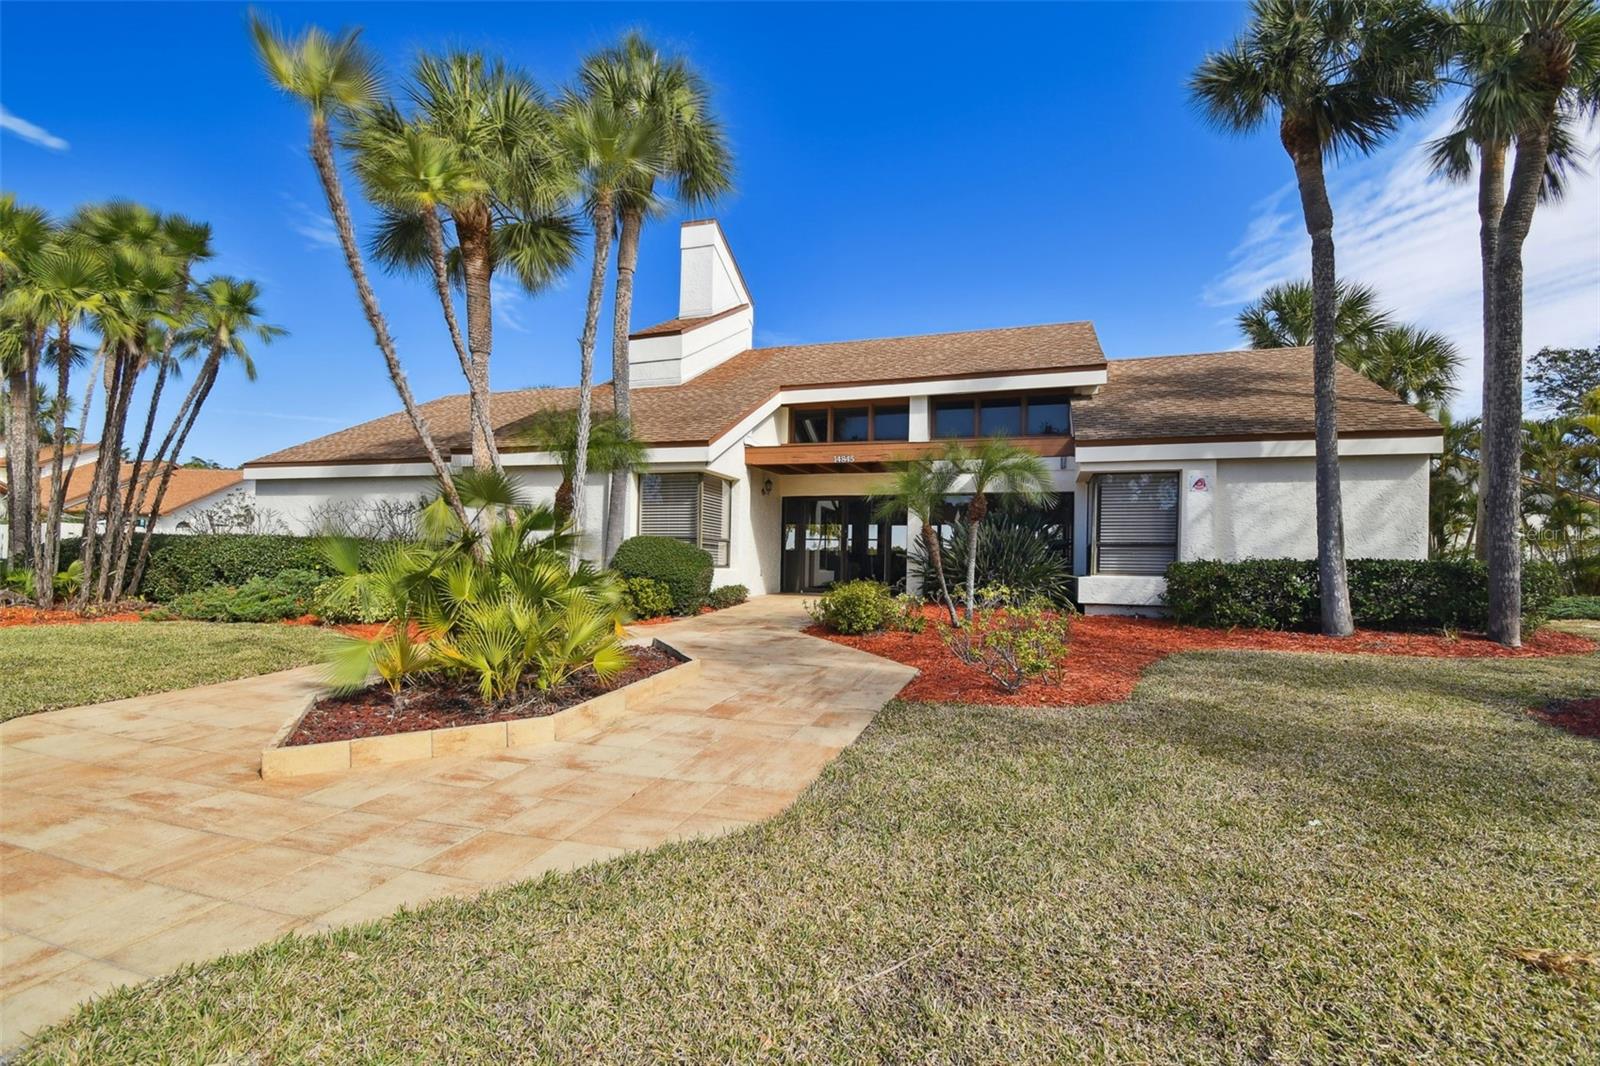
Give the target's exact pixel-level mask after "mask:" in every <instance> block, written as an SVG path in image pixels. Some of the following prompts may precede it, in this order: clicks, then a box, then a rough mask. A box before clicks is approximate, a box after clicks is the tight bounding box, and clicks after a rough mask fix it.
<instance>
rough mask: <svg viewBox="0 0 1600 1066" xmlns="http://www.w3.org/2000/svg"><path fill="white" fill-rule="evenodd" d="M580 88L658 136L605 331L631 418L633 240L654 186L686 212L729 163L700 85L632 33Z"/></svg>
mask: <svg viewBox="0 0 1600 1066" xmlns="http://www.w3.org/2000/svg"><path fill="white" fill-rule="evenodd" d="M581 76H582V77H583V79H584V80H585V82H587V83H591V84H593V85H594V86H595V87H596V88H597V89H600V90H604V89H606V88H607V87H610V86H615V88H616V92H617V95H618V97H619V99H620V101H621V103H622V110H623V112H624V114H625V115H626V116H628V117H630V118H632V119H633V120H635V121H638V122H640V123H641V124H642V125H643V126H644V127H645V128H646V129H647V130H648V131H650V132H652V133H654V134H655V135H657V136H660V137H661V138H662V139H663V140H664V141H665V143H664V144H663V145H662V151H661V153H660V161H661V164H662V167H661V169H660V171H652V172H649V173H644V174H641V175H640V176H639V180H638V181H637V182H636V183H634V184H631V185H629V186H627V187H626V188H624V189H623V190H622V191H621V192H620V194H619V196H618V206H617V214H618V219H619V223H620V224H619V226H618V231H617V279H616V291H615V294H614V297H613V316H612V326H611V390H612V396H613V404H614V407H613V409H614V410H615V412H616V415H617V417H618V418H620V419H623V420H624V421H630V420H631V419H632V418H633V397H632V387H631V385H630V382H629V366H628V335H629V334H630V333H631V332H632V330H633V281H634V274H635V273H636V271H637V269H638V265H639V237H640V234H641V232H642V231H643V229H644V223H645V220H646V219H648V218H651V217H654V216H655V215H657V214H659V213H660V212H661V210H662V208H663V206H664V205H663V203H662V199H661V197H660V195H659V193H658V192H657V190H656V185H657V183H658V182H661V181H665V182H667V183H669V184H670V185H671V186H672V189H673V192H674V194H675V198H676V199H677V200H678V201H679V202H680V203H683V204H685V205H687V206H690V207H697V206H701V205H708V204H710V203H712V202H713V201H715V200H716V199H717V198H719V197H721V196H724V195H726V194H727V193H728V192H729V191H730V190H731V189H732V188H733V162H732V156H731V154H730V152H729V150H728V145H727V139H726V136H725V135H724V132H723V129H722V125H721V123H720V122H718V121H717V118H716V116H715V115H714V114H713V113H712V111H711V103H710V92H709V90H708V89H707V87H706V84H705V81H704V79H702V78H701V77H700V75H699V74H698V73H697V72H696V71H695V70H694V69H693V68H692V67H690V66H689V64H688V62H687V61H686V60H684V59H682V58H680V57H671V58H666V57H663V56H662V55H661V53H660V52H659V51H658V50H657V49H656V48H655V47H654V46H653V45H651V44H650V43H649V42H648V41H647V40H645V38H644V37H643V35H641V34H639V33H636V32H630V33H628V34H627V35H626V36H624V37H623V39H622V42H621V43H620V44H619V45H617V47H615V48H611V49H607V50H606V51H604V52H601V53H599V54H598V55H595V56H593V57H591V58H590V59H588V60H587V61H586V62H585V63H584V70H583V73H582V75H581ZM630 484H631V479H630V478H629V477H628V475H627V473H626V472H625V471H621V470H618V471H615V472H613V474H612V475H611V494H610V506H609V513H608V516H607V519H606V530H605V551H604V556H603V558H605V559H610V558H611V556H612V555H613V554H615V553H616V550H617V547H618V546H619V545H620V544H621V543H622V533H623V529H624V527H625V525H626V519H627V513H628V490H629V486H630Z"/></svg>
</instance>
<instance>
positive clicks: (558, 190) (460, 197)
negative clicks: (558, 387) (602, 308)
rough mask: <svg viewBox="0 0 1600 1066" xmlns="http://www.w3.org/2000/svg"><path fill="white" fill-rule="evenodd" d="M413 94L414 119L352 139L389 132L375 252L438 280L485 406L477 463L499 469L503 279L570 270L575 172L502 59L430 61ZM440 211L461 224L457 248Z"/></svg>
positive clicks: (369, 167)
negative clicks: (460, 314) (497, 339)
mask: <svg viewBox="0 0 1600 1066" xmlns="http://www.w3.org/2000/svg"><path fill="white" fill-rule="evenodd" d="M408 95H409V96H410V98H411V102H412V103H413V105H414V107H415V113H414V114H413V115H412V117H411V119H410V120H409V122H407V121H406V120H404V119H402V118H401V117H400V115H399V113H398V111H396V110H394V109H393V108H388V109H382V110H380V111H378V112H376V113H375V115H374V119H369V120H368V121H365V122H363V123H362V127H358V129H357V131H356V132H355V135H354V137H353V143H354V144H355V145H356V146H357V147H358V148H360V149H361V150H362V153H361V154H362V155H363V156H364V155H366V154H367V153H368V150H369V146H368V145H366V144H363V143H362V142H363V141H364V140H365V136H364V130H363V127H367V126H369V125H375V126H376V127H377V131H376V132H377V133H378V134H379V144H378V148H379V150H378V151H377V152H376V153H374V154H373V156H372V158H371V159H368V160H363V164H362V171H363V178H364V179H365V180H366V183H367V187H368V190H369V192H372V193H374V194H375V195H374V196H373V198H374V199H375V200H377V201H378V202H379V203H380V204H382V205H383V206H384V207H385V208H386V211H385V216H384V218H383V220H382V223H381V225H380V228H379V232H378V237H377V239H376V240H375V241H374V242H373V251H374V254H375V256H376V257H377V258H378V259H379V261H380V262H382V263H384V264H385V265H386V266H389V267H391V268H395V269H402V270H410V269H420V268H423V267H426V269H427V270H429V271H430V272H431V273H432V275H433V280H434V285H435V287H436V288H438V289H440V301H441V307H442V308H443V309H444V311H445V316H446V324H447V326H448V327H449V328H450V329H451V330H452V340H453V341H455V343H456V350H457V356H458V358H460V359H461V363H462V371H463V373H465V375H466V377H467V382H468V387H469V391H470V396H471V399H472V403H473V404H474V405H475V406H476V408H477V410H476V411H475V412H474V419H473V420H474V428H473V465H474V466H477V467H484V466H493V465H496V464H497V463H498V461H499V455H498V449H497V447H496V445H495V440H494V427H493V418H492V416H491V412H490V404H491V400H492V395H491V392H490V379H489V369H490V358H491V353H492V347H493V326H494V316H493V310H492V306H491V304H492V300H493V285H492V277H493V274H494V272H495V270H496V269H498V268H500V267H501V266H504V267H507V268H509V269H510V270H511V271H512V272H513V274H514V275H515V277H516V278H517V280H518V281H519V282H520V283H521V285H522V286H523V288H525V289H527V290H528V291H529V292H537V291H539V290H540V289H542V288H544V287H545V286H547V285H549V284H550V283H551V282H552V281H553V280H554V279H555V278H556V277H558V276H559V275H561V274H562V273H564V272H565V271H566V270H567V268H568V267H569V266H571V264H572V262H573V260H574V258H575V257H576V254H577V237H576V226H575V224H574V222H573V220H572V219H571V218H570V217H568V216H567V215H566V214H564V213H563V211H562V208H563V207H564V205H565V203H566V201H567V199H568V197H569V195H570V193H571V191H572V175H571V172H570V168H569V167H568V166H567V161H566V160H565V158H564V157H563V156H562V155H561V153H560V152H559V151H558V150H557V141H556V137H555V131H554V128H553V123H554V119H553V116H552V115H551V114H550V111H549V108H548V107H546V105H545V102H544V99H543V97H542V95H541V94H540V92H539V90H538V89H537V87H536V86H535V85H534V84H533V82H532V81H531V80H529V79H528V78H527V77H526V76H525V75H523V74H521V73H520V72H517V71H515V70H512V69H510V68H508V67H506V66H505V65H504V64H503V63H499V62H491V61H490V60H488V59H487V58H485V57H484V56H482V55H480V54H478V53H476V52H451V53H448V54H446V55H444V56H428V55H424V56H422V57H421V58H419V59H418V60H417V62H416V65H415V67H414V68H413V72H412V79H411V84H410V86H409V88H408ZM407 130H409V131H410V136H409V137H408V136H406V135H405V131H407ZM397 135H399V138H400V139H399V141H398V143H396V136H397ZM385 140H387V141H388V142H389V146H388V148H387V149H385V148H384V141H385ZM441 213H442V214H443V215H444V216H445V217H446V218H448V219H449V221H450V226H451V230H452V231H453V235H454V240H453V244H449V242H448V240H447V237H446V234H445V232H444V227H443V224H442V221H441V218H440V215H441ZM447 244H448V247H447ZM442 268H444V269H446V270H447V271H448V275H449V276H451V277H453V278H454V279H455V280H456V281H458V282H460V283H461V285H462V288H463V290H464V292H465V296H466V308H467V340H466V345H465V347H463V345H462V343H461V339H460V333H459V330H458V329H457V328H456V327H455V326H454V324H453V322H454V318H455V311H454V308H453V306H452V304H451V301H450V299H449V297H448V296H447V295H445V293H446V292H447V291H448V290H447V289H444V288H441V281H442V278H441V269H442Z"/></svg>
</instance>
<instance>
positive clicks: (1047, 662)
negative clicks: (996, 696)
mask: <svg viewBox="0 0 1600 1066" xmlns="http://www.w3.org/2000/svg"><path fill="white" fill-rule="evenodd" d="M1071 625H1072V619H1071V616H1070V615H1068V614H1065V613H1062V612H1060V611H1058V610H1056V609H1055V608H1054V607H1053V605H1050V604H1048V603H1047V602H1044V601H1041V600H1038V599H1034V600H1030V601H1027V602H1025V603H1023V604H1021V605H1019V606H1016V607H1012V608H1009V609H1007V610H1003V611H985V612H983V613H981V614H978V615H976V616H974V617H973V619H972V621H970V622H968V623H966V624H965V625H964V626H962V627H961V628H959V629H956V628H953V627H950V626H941V627H940V628H939V636H940V638H941V639H942V640H943V641H944V644H945V647H947V648H949V649H950V651H951V652H952V653H953V654H954V655H955V657H956V658H958V659H960V660H961V661H962V662H964V663H966V664H967V665H968V666H973V667H976V668H977V669H979V670H982V671H983V672H984V673H985V674H988V675H989V677H990V678H992V679H993V681H994V683H995V684H996V685H998V686H999V687H1000V689H1001V690H1002V691H1004V692H1016V691H1018V690H1019V689H1021V688H1022V686H1023V685H1026V684H1027V683H1028V682H1029V681H1033V680H1036V679H1039V678H1054V677H1055V676H1056V675H1057V674H1059V672H1060V670H1061V668H1062V666H1063V664H1064V663H1065V662H1066V658H1067V641H1068V638H1069V637H1070V635H1071Z"/></svg>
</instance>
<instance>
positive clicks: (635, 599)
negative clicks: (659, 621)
mask: <svg viewBox="0 0 1600 1066" xmlns="http://www.w3.org/2000/svg"><path fill="white" fill-rule="evenodd" d="M622 609H623V610H624V611H626V612H627V614H628V617H630V618H660V617H661V616H662V615H664V614H671V613H672V591H671V590H670V589H668V588H667V586H666V585H665V584H663V583H662V582H660V581H657V580H656V579H655V578H653V577H625V578H623V579H622Z"/></svg>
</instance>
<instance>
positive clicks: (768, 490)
mask: <svg viewBox="0 0 1600 1066" xmlns="http://www.w3.org/2000/svg"><path fill="white" fill-rule="evenodd" d="M761 495H763V496H771V495H772V479H771V478H770V477H769V478H767V479H766V480H765V481H763V482H762V483H761Z"/></svg>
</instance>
